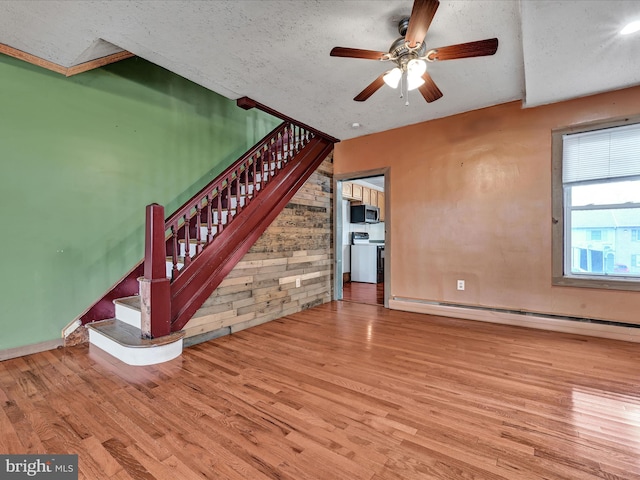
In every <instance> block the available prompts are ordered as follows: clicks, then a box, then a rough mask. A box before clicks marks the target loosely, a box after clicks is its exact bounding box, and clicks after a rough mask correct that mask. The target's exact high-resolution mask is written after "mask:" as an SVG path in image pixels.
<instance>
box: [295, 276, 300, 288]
mask: <svg viewBox="0 0 640 480" xmlns="http://www.w3.org/2000/svg"><path fill="white" fill-rule="evenodd" d="M296 288H300V277H298V278H296Z"/></svg>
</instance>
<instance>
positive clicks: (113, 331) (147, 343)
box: [87, 318, 185, 348]
mask: <svg viewBox="0 0 640 480" xmlns="http://www.w3.org/2000/svg"><path fill="white" fill-rule="evenodd" d="M87 327H88V328H90V329H93V330H95V331H97V332H100V333H101V334H102V335H104V336H106V337H108V338H110V339H111V340H113V341H114V342H117V343H119V344H120V345H123V346H125V347H133V348H148V347H157V346H160V345H166V344H168V343H173V342H175V341H177V340H179V339H181V338H182V337H184V335H185V332H184V331H180V332H174V333H171V334H170V335H167V336H165V337H160V338H150V339H147V338H142V337H141V335H140V329H139V328H136V327H133V326H131V325H129V324H128V323H125V322H122V321H120V320H118V319H117V318H110V319H108V320H102V321H100V322H94V323H90V324H88V325H87Z"/></svg>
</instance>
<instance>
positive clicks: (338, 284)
mask: <svg viewBox="0 0 640 480" xmlns="http://www.w3.org/2000/svg"><path fill="white" fill-rule="evenodd" d="M390 174H391V168H390V167H385V168H377V169H374V170H365V171H361V172H350V173H341V174H337V175H334V176H333V232H334V235H333V251H334V264H333V271H334V275H333V300H342V273H343V272H342V262H343V258H342V233H343V231H342V224H343V218H342V182H346V181H351V180H358V179H361V178H366V177H378V176H381V175H383V176H384V245H385V247H384V306H385V308H389V298H390V296H391V228H390V225H391V208H390V200H391V188H390V185H391V179H390Z"/></svg>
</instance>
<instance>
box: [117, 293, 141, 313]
mask: <svg viewBox="0 0 640 480" xmlns="http://www.w3.org/2000/svg"><path fill="white" fill-rule="evenodd" d="M113 303H114V304H115V303H119V304H120V305H126V306H127V307H131V308H134V309H136V310H138V311H140V296H139V295H132V296H131V297H122V298H116V299H115V300H114V301H113Z"/></svg>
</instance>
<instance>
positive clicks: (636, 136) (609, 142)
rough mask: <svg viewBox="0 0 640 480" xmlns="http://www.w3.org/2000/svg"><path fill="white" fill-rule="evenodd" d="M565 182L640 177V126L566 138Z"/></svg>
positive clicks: (563, 169) (635, 125) (563, 159)
mask: <svg viewBox="0 0 640 480" xmlns="http://www.w3.org/2000/svg"><path fill="white" fill-rule="evenodd" d="M562 138H563V148H562V152H563V153H562V162H563V167H562V181H563V183H565V184H566V183H575V182H584V181H587V180H598V179H607V178H621V177H632V176H636V175H640V124H634V125H625V126H623V127H615V128H608V129H606V130H597V131H592V132H583V133H574V134H566V135H563V137H562Z"/></svg>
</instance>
